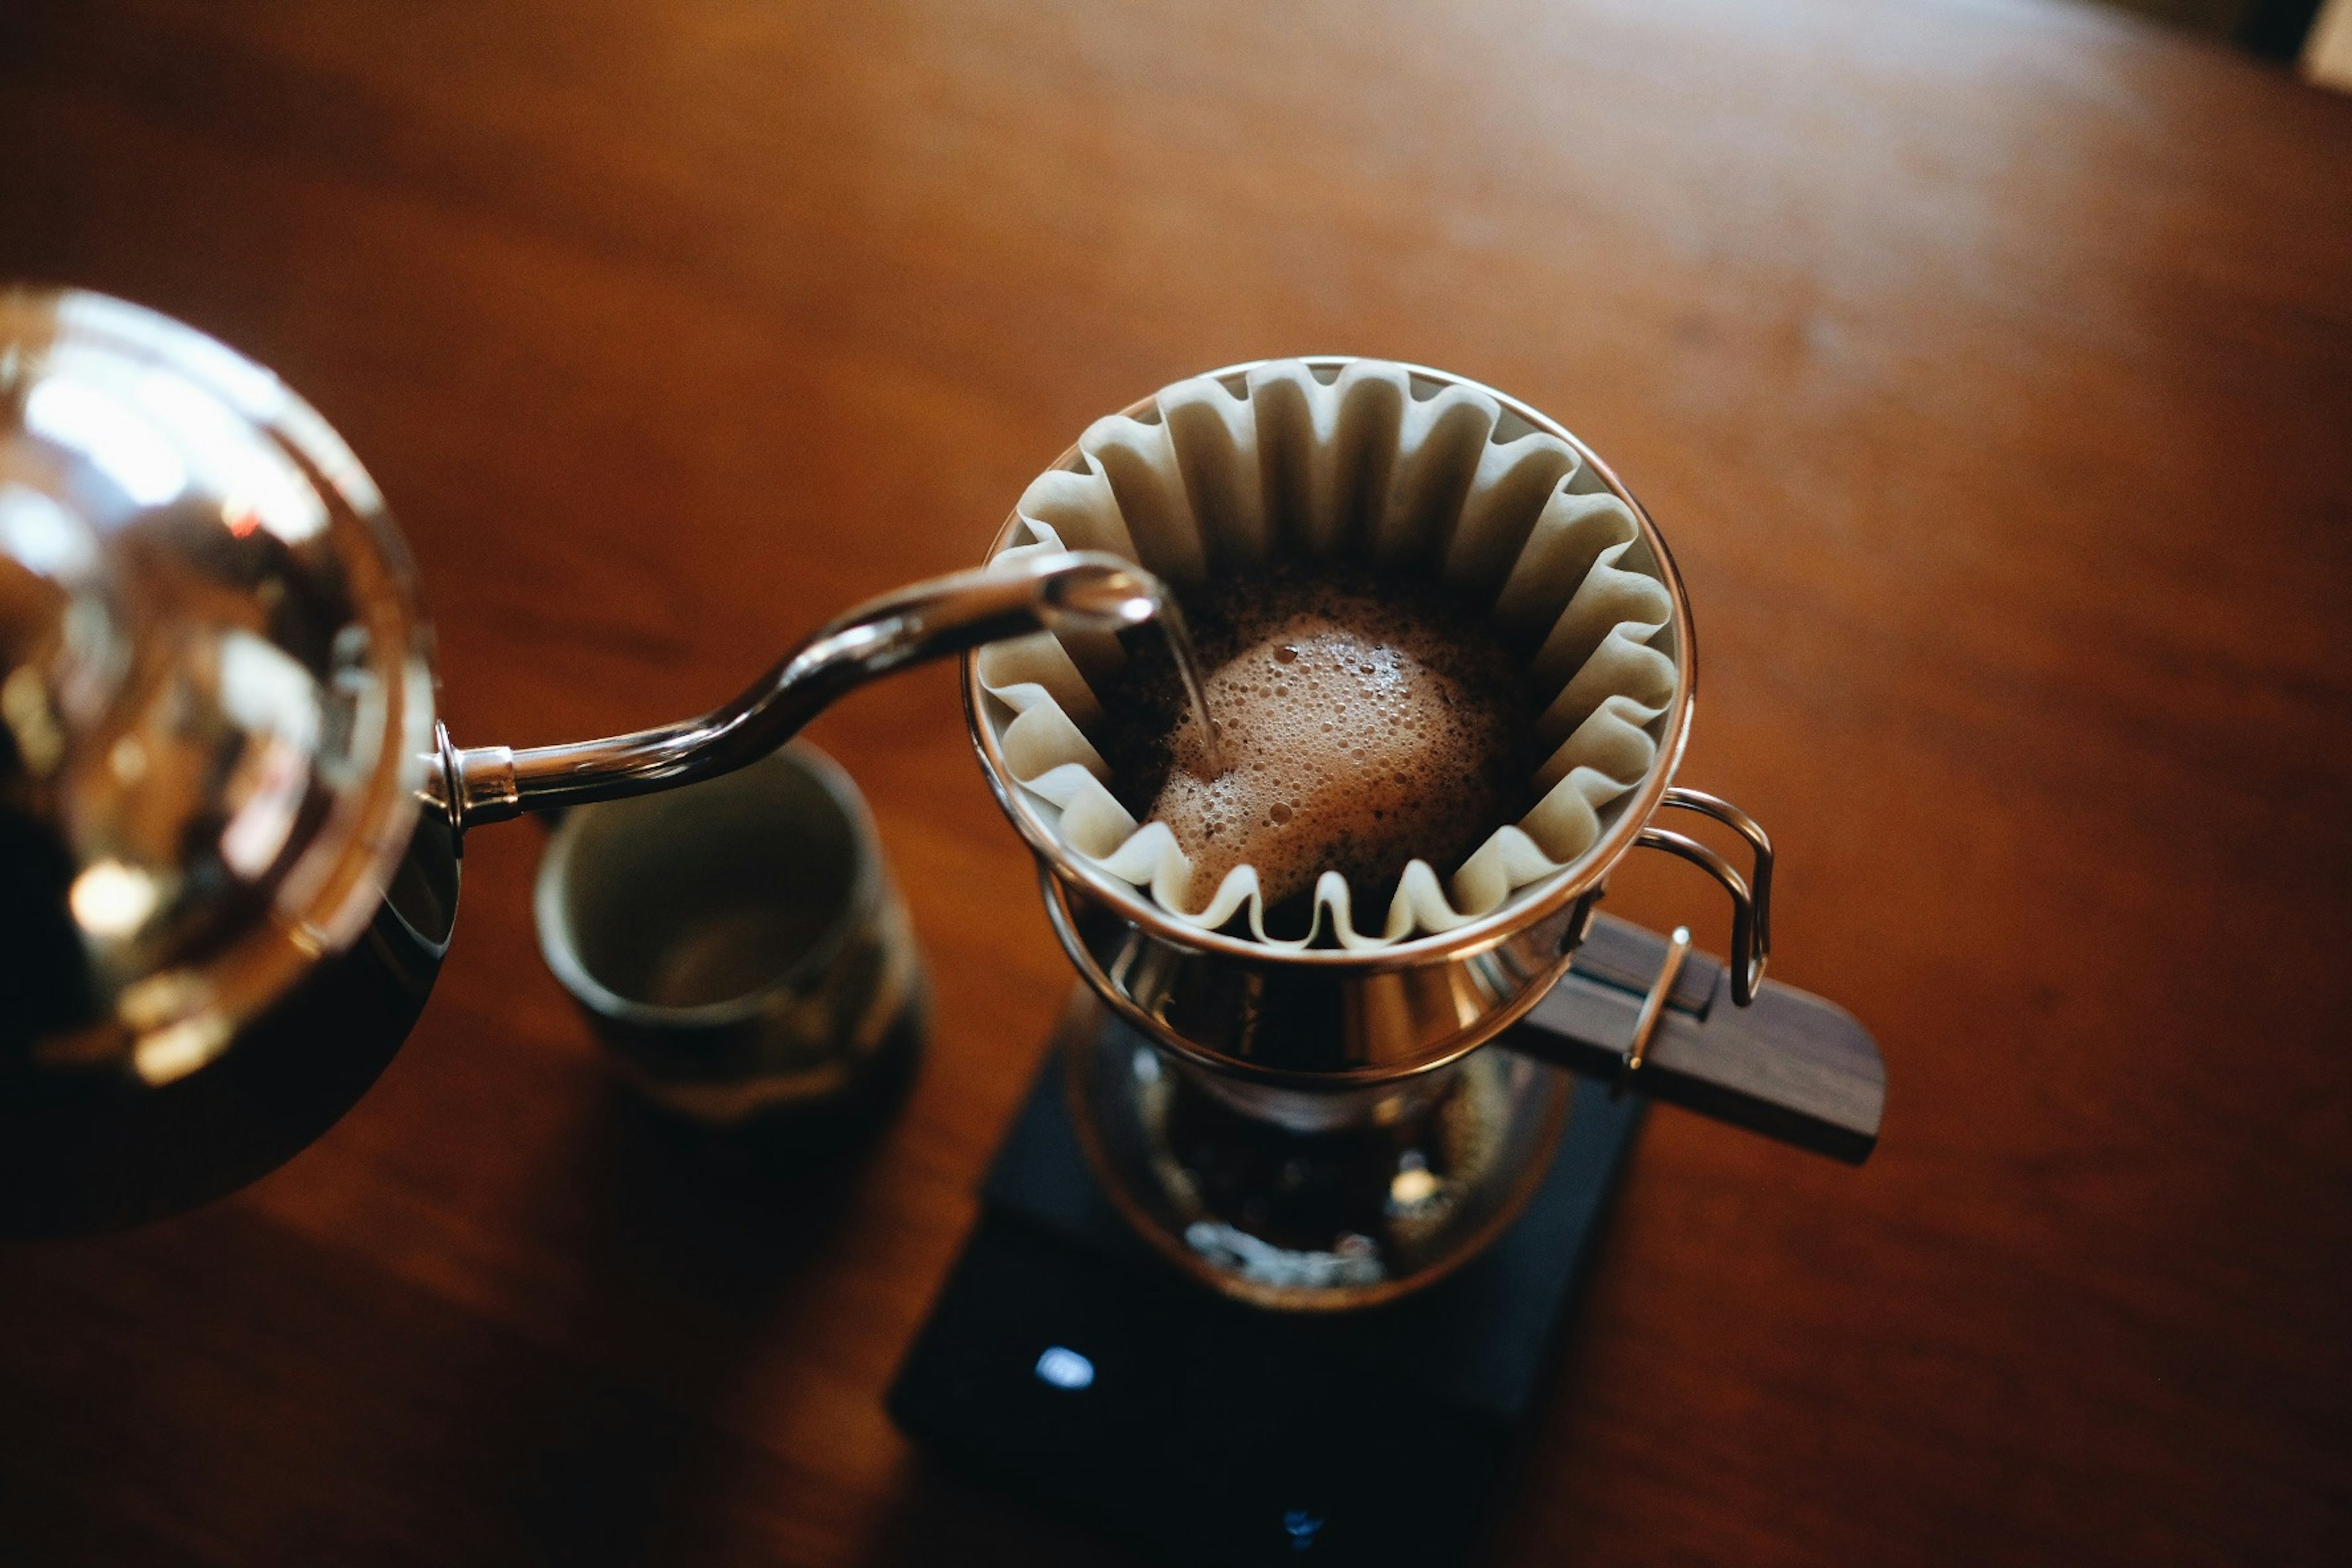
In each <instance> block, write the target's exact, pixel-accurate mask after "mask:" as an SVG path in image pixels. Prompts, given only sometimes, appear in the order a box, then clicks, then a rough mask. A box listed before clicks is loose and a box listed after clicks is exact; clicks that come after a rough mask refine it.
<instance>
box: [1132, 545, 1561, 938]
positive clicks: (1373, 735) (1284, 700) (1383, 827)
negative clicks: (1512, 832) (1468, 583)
mask: <svg viewBox="0 0 2352 1568" xmlns="http://www.w3.org/2000/svg"><path fill="white" fill-rule="evenodd" d="M1190 619H1191V620H1192V624H1193V626H1194V627H1195V629H1196V632H1197V633H1198V639H1199V646H1200V651H1201V655H1202V663H1203V664H1204V665H1205V666H1206V667H1207V676H1206V679H1205V681H1204V683H1203V684H1204V687H1205V693H1204V694H1205V696H1206V698H1207V700H1208V704H1209V710H1210V712H1211V714H1212V716H1213V720H1214V721H1215V723H1216V726H1217V733H1218V739H1219V741H1220V742H1221V748H1220V749H1221V750H1222V752H1223V761H1224V762H1225V763H1226V766H1225V768H1224V770H1223V772H1217V771H1215V770H1214V769H1213V767H1212V766H1211V765H1210V764H1209V763H1208V760H1207V748H1206V747H1205V746H1204V745H1203V744H1202V736H1201V734H1200V727H1199V724H1198V722H1197V721H1196V720H1195V719H1194V717H1193V716H1192V713H1191V711H1190V710H1189V708H1183V707H1182V706H1181V703H1179V702H1178V701H1177V693H1176V691H1175V690H1174V682H1173V679H1172V672H1168V671H1164V670H1163V669H1161V668H1158V667H1157V666H1156V664H1155V663H1153V662H1151V661H1139V662H1140V668H1139V669H1138V670H1137V672H1136V674H1135V676H1134V677H1133V678H1132V679H1129V680H1126V681H1122V682H1121V683H1120V688H1119V689H1118V691H1116V692H1114V693H1113V694H1112V695H1111V696H1110V699H1109V704H1110V705H1111V706H1113V707H1115V708H1116V707H1118V706H1121V705H1125V704H1134V705H1136V706H1138V707H1139V708H1140V709H1141V710H1143V711H1145V712H1147V713H1150V714H1155V715H1158V714H1167V713H1169V712H1171V710H1181V712H1182V718H1181V721H1179V722H1178V724H1177V725H1176V728H1175V731H1174V733H1173V735H1172V737H1168V738H1166V739H1164V740H1163V741H1162V742H1161V743H1160V746H1159V747H1157V748H1155V750H1156V751H1157V752H1158V755H1157V756H1155V757H1151V758H1150V761H1152V762H1156V763H1158V764H1159V767H1158V768H1157V769H1156V770H1148V769H1147V768H1144V767H1139V766H1137V765H1136V764H1135V763H1134V762H1133V761H1132V760H1130V757H1120V758H1118V759H1117V760H1115V761H1114V763H1113V767H1114V780H1113V782H1114V785H1115V786H1119V785H1124V786H1125V788H1124V789H1123V790H1122V792H1121V793H1124V794H1126V795H1129V799H1130V801H1132V802H1133V804H1135V805H1144V804H1145V802H1146V801H1147V800H1148V801H1149V808H1148V810H1146V811H1145V812H1144V815H1145V816H1148V817H1150V819H1152V820H1154V821H1158V822H1162V823H1165V824H1167V826H1168V827H1169V828H1170V830H1171V832H1173V833H1174V835H1175V837H1176V840H1177V842H1178V844H1179V845H1180V846H1181V847H1182V849H1183V851H1184V853H1185V854H1186V855H1187V856H1188V857H1189V858H1191V860H1192V874H1193V876H1194V877H1195V878H1196V879H1200V881H1201V882H1202V885H1207V886H1213V885H1215V884H1216V883H1218V882H1222V881H1223V879H1224V878H1225V876H1226V874H1227V873H1228V872H1230V871H1231V870H1233V869H1234V868H1235V867H1236V866H1244V865H1249V866H1255V868H1257V879H1258V886H1259V889H1260V890H1261V892H1262V893H1263V895H1264V897H1265V899H1266V900H1268V901H1269V902H1271V903H1274V904H1277V905H1278V904H1283V903H1285V902H1286V901H1288V900H1294V899H1297V898H1300V897H1301V896H1302V895H1305V894H1307V893H1308V892H1309V891H1311V890H1312V889H1313V888H1314V886H1315V883H1316V880H1317V878H1318V876H1319V875H1320V874H1321V873H1322V872H1323V871H1324V870H1326V869H1329V870H1334V871H1337V872H1339V874H1340V875H1341V876H1342V877H1345V878H1346V879H1348V881H1349V884H1350V887H1351V889H1352V890H1353V893H1354V896H1355V898H1356V899H1357V900H1359V901H1361V902H1365V903H1367V904H1371V903H1374V902H1376V901H1377V900H1382V899H1385V898H1386V897H1387V896H1388V895H1389V894H1390V893H1391V891H1393V890H1394V889H1395V887H1396V885H1397V879H1398V878H1399V877H1400V876H1401V875H1402V873H1403V871H1404V869H1405V867H1406V866H1407V865H1408V864H1409V863H1410V862H1411V861H1412V860H1413V859H1415V858H1423V859H1426V860H1428V861H1429V862H1430V863H1431V864H1433V865H1434V866H1440V867H1443V868H1445V869H1447V870H1449V871H1450V870H1452V869H1453V868H1454V867H1456V866H1458V865H1460V864H1461V862H1462V861H1463V860H1464V859H1465V858H1466V857H1467V856H1468V855H1469V854H1470V852H1471V851H1472V850H1473V849H1475V847H1477V845H1478V843H1479V841H1480V840H1482V839H1483V838H1485V837H1486V835H1487V834H1489V833H1490V832H1492V831H1493V830H1494V829H1495V828H1496V827H1498V826H1502V825H1503V824H1504V823H1505V822H1506V821H1507V820H1508V818H1509V816H1510V815H1511V813H1510V812H1509V810H1508V809H1507V807H1508V803H1509V801H1510V799H1511V797H1512V795H1513V794H1514V784H1515V783H1517V782H1518V781H1520V780H1523V779H1524V776H1525V770H1526V761H1525V752H1526V750H1527V747H1526V737H1527V732H1528V724H1529V719H1530V715H1529V713H1528V702H1527V700H1526V696H1525V683H1524V680H1523V679H1522V678H1521V677H1520V675H1519V672H1518V671H1517V669H1516V668H1514V667H1513V662H1512V660H1511V658H1510V657H1509V655H1508V654H1507V652H1506V651H1505V650H1504V649H1503V648H1502V647H1500V645H1499V644H1497V643H1496V642H1495V640H1494V638H1493V637H1492V636H1491V635H1489V634H1487V633H1486V632H1485V630H1484V628H1483V627H1481V626H1478V625H1477V624H1476V622H1475V620H1474V619H1472V618H1471V617H1469V616H1465V615H1462V614H1459V613H1457V612H1453V610H1452V607H1451V606H1447V605H1442V604H1439V603H1435V602H1433V596H1432V595H1430V594H1429V593H1427V592H1426V591H1425V590H1416V589H1414V588H1412V587H1411V586H1409V585H1407V584H1387V585H1385V586H1384V587H1382V586H1374V585H1372V584H1368V583H1365V582H1363V581H1362V580H1361V578H1360V574H1356V580H1355V581H1345V580H1333V579H1331V578H1328V577H1323V578H1318V577H1315V576H1302V575H1299V574H1284V573H1277V574H1269V575H1266V576H1263V577H1252V578H1248V579H1244V580H1242V581H1239V582H1236V583H1233V584H1227V585H1225V587H1224V588H1223V591H1221V592H1219V593H1217V594H1215V595H1213V597H1212V598H1210V599H1209V600H1208V601H1207V602H1206V603H1205V604H1202V603H1198V602H1196V605H1195V608H1194V610H1193V611H1192V615H1191V616H1190ZM1120 749H1121V750H1122V751H1125V752H1129V753H1130V755H1131V754H1132V753H1134V752H1139V751H1143V750H1145V748H1143V747H1140V746H1138V745H1135V744H1133V743H1130V744H1129V745H1128V746H1125V747H1122V748H1120ZM1122 764H1125V765H1122ZM1148 771H1157V772H1160V773H1164V782H1162V783H1160V784H1159V786H1158V788H1157V791H1156V793H1152V792H1151V791H1150V780H1149V777H1148V776H1142V775H1144V774H1146V773H1147V772H1148Z"/></svg>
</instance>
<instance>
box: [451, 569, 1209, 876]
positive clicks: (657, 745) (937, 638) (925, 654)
mask: <svg viewBox="0 0 2352 1568" xmlns="http://www.w3.org/2000/svg"><path fill="white" fill-rule="evenodd" d="M1169 608H1170V600H1169V597H1168V592H1167V589H1166V588H1165V587H1164V586H1163V585H1162V584H1161V583H1160V580H1159V579H1158V578H1156V577H1154V576H1153V575H1152V574H1150V573H1149V572H1146V571H1144V570H1143V569H1142V568H1141V567H1139V566H1137V565H1136V564H1135V563H1132V562H1129V561H1125V560H1122V559H1120V558H1119V557H1118V556H1116V555H1112V554H1108V553H1107V552H1102V551H1094V550H1068V551H1055V552H1047V553H1042V554H1037V555H1030V556H1024V557H1022V558H1020V559H1018V560H1015V561H1011V562H1006V563H999V564H996V565H992V566H988V567H985V568H982V569H980V570H977V571H971V572H957V573H951V574H949V575H947V576H944V577H933V578H931V579H929V580H928V581H926V582H921V583H914V584H908V586H906V587H903V588H899V589H897V590H895V591H893V592H891V593H888V594H885V595H882V596H880V597H879V598H876V599H869V600H868V601H866V603H865V604H862V605H858V606H857V607H856V608H855V609H853V610H851V611H849V612H848V613H847V614H846V615H844V616H840V617H838V618H837V619H835V620H834V621H832V622H830V623H829V624H827V625H826V626H824V627H823V628H822V629H820V630H819V631H817V632H816V633H815V634H814V635H813V636H812V637H809V638H808V639H807V640H806V641H805V642H803V643H802V644H801V645H800V646H799V647H796V648H794V649H793V651H792V652H791V653H790V654H788V655H786V656H785V657H784V658H783V659H782V661H780V662H779V663H778V664H777V665H776V667H775V668H772V669H771V670H769V671H768V673H767V674H765V675H763V676H761V678H760V679H758V680H756V681H754V682H753V683H752V684H751V687H750V688H748V689H746V690H744V691H743V692H742V693H741V694H740V696H738V697H736V698H735V700H732V701H731V702H728V703H726V704H724V705H722V706H720V707H719V708H715V709H713V710H710V711H709V712H708V713H705V714H703V715H702V716H701V717H700V718H698V719H688V720H685V721H681V722H679V723H676V724H665V725H663V726H661V727H660V728H658V729H653V730H640V731H636V732H635V733H634V734H627V735H614V736H611V737H609V738H607V739H604V740H601V741H576V742H570V743H568V744H564V745H556V746H532V747H530V748H527V749H524V750H520V751H518V750H514V749H512V748H509V747H506V746H473V747H467V748H462V749H461V748H459V747H457V746H456V745H454V744H452V743H451V742H450V740H449V737H448V732H447V731H446V729H444V730H442V731H439V732H438V735H437V739H438V742H439V756H438V758H437V763H438V766H437V767H436V768H434V769H432V770H430V772H429V774H428V776H429V777H430V779H431V783H430V784H429V785H428V789H427V794H428V795H429V796H430V797H431V799H432V801H433V803H434V804H435V805H438V806H439V807H440V808H441V809H442V810H443V811H444V812H445V813H446V815H447V816H448V818H449V821H450V823H451V825H452V826H454V827H456V828H457V829H458V830H459V831H461V832H462V831H463V830H464V829H465V828H467V827H469V826H473V825H475V824H476V823H481V822H499V821H503V820H505V819H506V818H509V817H512V816H520V815H521V814H522V813H524V812H526V811H541V810H549V809H553V808H557V807H562V806H570V805H587V804H588V803H590V802H592V801H600V800H614V799H618V798H620V797H622V796H624V795H646V794H649V793H651V792H653V791H655V790H661V789H667V788H669V787H671V786H673V785H676V784H690V783H692V782H693V781H695V780H697V779H705V778H710V777H713V776H714V775H716V774H719V773H729V772H731V771H733V770H734V769H736V768H740V767H742V766H743V765H744V764H746V763H752V762H756V761H758V760H759V759H760V758H761V757H763V756H766V755H767V754H768V753H769V752H772V751H774V750H775V749H776V748H777V747H778V746H781V745H782V744H783V743H784V742H786V741H788V740H790V739H792V738H793V735H795V734H797V733H798V732H799V731H801V730H802V729H803V727H804V726H805V725H806V724H807V723H808V722H809V721H810V720H812V719H814V718H815V717H816V716H817V715H818V714H819V713H821V712H823V711H824V710H825V709H826V708H828V707H830V706H832V705H833V703H834V702H835V700H838V699H840V698H841V697H842V696H844V695H845V694H846V693H847V692H849V691H851V690H853V689H856V688H857V687H860V686H863V685H865V684H866V682H867V681H869V680H873V679H877V678H879V677H881V676H885V675H887V674H889V673H890V672H891V671H893V670H897V669H903V668H906V667H908V666H909V665H915V664H922V663H926V662H928V661H929V660H931V659H935V658H946V657H947V656H949V655H950V654H959V653H964V652H968V651H969V650H971V649H972V648H976V647H982V646H983V645H985V644H988V643H992V642H1001V641H1003V640H1004V639H1006V638H1008V637H1027V636H1030V635H1031V634H1033V633H1036V632H1041V631H1050V632H1057V633H1067V632H1117V631H1123V630H1125V629H1127V628H1129V627H1131V626H1141V625H1143V624H1144V623H1145V622H1147V621H1150V620H1152V619H1154V618H1155V617H1157V616H1160V615H1163V614H1165V613H1166V612H1167V611H1168V609H1169Z"/></svg>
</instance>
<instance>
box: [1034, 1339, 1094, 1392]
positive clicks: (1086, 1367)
mask: <svg viewBox="0 0 2352 1568" xmlns="http://www.w3.org/2000/svg"><path fill="white" fill-rule="evenodd" d="M1094 1380H1095V1363H1092V1362H1090V1361H1088V1360H1087V1358H1086V1357H1084V1356H1082V1355H1080V1354H1079V1353H1078V1352H1076V1351H1074V1350H1072V1349H1070V1348H1069V1347H1068V1346H1067V1345H1047V1346H1046V1347H1045V1353H1044V1354H1042V1355H1040V1356H1039V1357H1038V1358H1037V1381H1038V1382H1040V1383H1045V1384H1052V1385H1053V1386H1054V1387H1055V1388H1063V1389H1067V1390H1069V1391H1070V1392H1071V1393H1073V1394H1075V1393H1076V1392H1077V1391H1078V1390H1079V1389H1081V1388H1084V1387H1086V1386H1087V1384H1091V1383H1092V1382H1094Z"/></svg>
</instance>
